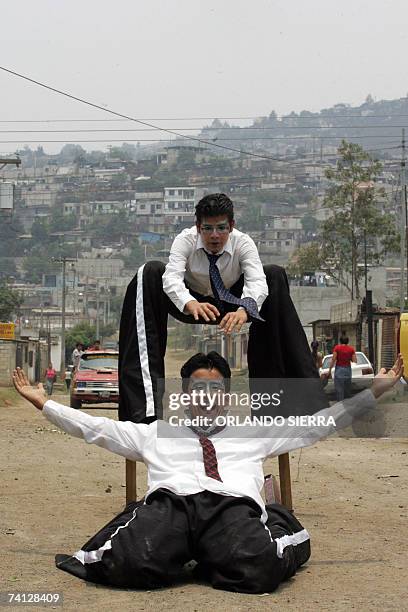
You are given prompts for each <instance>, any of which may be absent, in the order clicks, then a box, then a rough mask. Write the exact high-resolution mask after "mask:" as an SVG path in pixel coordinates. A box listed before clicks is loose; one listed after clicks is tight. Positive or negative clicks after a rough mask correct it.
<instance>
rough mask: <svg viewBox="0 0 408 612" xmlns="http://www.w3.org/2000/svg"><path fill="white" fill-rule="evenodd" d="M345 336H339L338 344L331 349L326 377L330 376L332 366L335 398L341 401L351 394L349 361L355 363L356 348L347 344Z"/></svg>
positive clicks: (347, 340)
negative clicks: (331, 354)
mask: <svg viewBox="0 0 408 612" xmlns="http://www.w3.org/2000/svg"><path fill="white" fill-rule="evenodd" d="M348 342H349V339H348V337H347V336H342V337H341V338H340V344H336V346H335V347H334V349H333V356H332V359H331V362H330V366H329V373H328V378H330V375H331V371H332V368H333V366H334V388H335V390H336V399H337V401H338V402H341V401H342V400H343V399H345V398H347V397H350V395H351V377H352V372H351V362H354V363H357V357H356V349H355V348H354V346H349V343H348Z"/></svg>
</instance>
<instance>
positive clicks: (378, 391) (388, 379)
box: [371, 355, 404, 398]
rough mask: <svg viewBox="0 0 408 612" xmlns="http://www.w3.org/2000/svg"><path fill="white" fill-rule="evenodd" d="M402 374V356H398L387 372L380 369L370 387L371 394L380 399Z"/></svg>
mask: <svg viewBox="0 0 408 612" xmlns="http://www.w3.org/2000/svg"><path fill="white" fill-rule="evenodd" d="M403 373H404V362H403V359H402V355H398V358H397V361H396V362H395V363H394V365H393V366H392V368H391V370H389V371H388V372H387V371H386V369H385V368H381V370H380V371H379V373H378V374H377V376H375V378H374V380H373V384H372V386H371V392H372V394H373V395H374V397H376V398H377V397H380V395H382V394H383V393H385V392H386V391H389V390H390V389H392V387H393V386H394V385H395V384H396V383H397V382H398V381H399V379H400V378H401V376H402V375H403Z"/></svg>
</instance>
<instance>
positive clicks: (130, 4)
mask: <svg viewBox="0 0 408 612" xmlns="http://www.w3.org/2000/svg"><path fill="white" fill-rule="evenodd" d="M0 6H1V21H2V28H1V31H2V34H1V40H0V64H1V65H2V66H5V67H7V68H10V69H13V70H16V71H17V72H21V73H23V74H26V75H29V76H31V77H32V78H35V79H38V80H40V81H44V82H45V83H47V84H50V85H53V86H54V87H57V88H59V89H64V90H67V91H69V92H71V93H73V94H74V95H77V96H80V97H83V98H87V99H89V100H91V101H94V102H96V103H99V104H103V105H107V106H109V107H110V108H112V109H114V110H117V111H119V112H123V113H126V114H130V115H132V116H135V117H138V118H151V119H156V118H176V117H177V118H181V117H238V116H244V117H246V116H250V117H255V116H259V115H266V114H269V112H270V111H271V110H272V109H275V110H276V111H277V112H278V113H283V114H285V113H288V112H290V111H291V110H295V111H299V110H302V109H307V110H319V109H321V108H323V107H327V106H330V105H332V104H334V103H337V102H346V103H350V104H353V105H354V104H360V103H361V102H362V101H363V100H364V98H365V97H366V96H367V94H368V93H371V94H372V95H373V96H374V98H376V99H383V98H388V99H389V98H398V97H402V96H405V95H406V93H407V91H408V79H407V65H408V62H407V51H408V2H407V0H342V1H341V2H340V1H339V0H335V1H334V0H308V1H307V2H305V1H302V0H270V1H267V0H252V1H250V2H248V1H244V0H218V1H215V0H144V1H143V2H142V1H141V0H116V1H115V2H111V1H109V2H108V1H106V0H99V1H98V2H97V1H96V0H93V1H90V0H81V1H79V0H37V1H36V2H34V1H33V0H18V1H17V2H11V1H10V0H2V2H1V5H0ZM88 118H94V119H101V118H102V119H106V118H109V116H108V115H106V116H105V115H104V113H102V112H101V111H97V110H92V109H89V108H87V107H85V106H83V105H81V104H79V103H77V102H73V101H69V100H66V99H64V98H62V97H60V96H58V95H56V94H54V93H51V92H47V91H44V90H41V89H40V88H38V87H36V86H34V85H31V84H29V83H26V82H24V81H21V80H20V79H17V78H16V77H12V76H11V75H8V74H6V73H4V72H2V71H0V130H1V131H2V133H1V134H0V140H1V141H5V140H19V144H5V143H4V142H0V152H6V151H13V150H15V149H16V148H17V147H18V146H21V145H24V143H26V142H28V141H29V140H41V139H44V140H46V139H48V140H52V139H60V140H62V139H67V140H74V139H76V140H81V139H90V138H95V139H99V138H101V139H102V138H104V137H105V138H107V136H105V135H104V134H89V133H88V134H87V133H82V134H81V133H76V134H63V133H49V134H44V133H41V134H34V133H33V134H27V133H26V134H18V133H13V134H11V133H9V134H7V133H4V130H11V129H14V130H22V129H41V128H44V125H43V124H41V125H39V124H29V125H27V124H24V123H18V124H17V123H12V124H11V123H5V121H6V120H8V121H10V120H31V121H32V120H39V119H88ZM157 123H158V122H157ZM203 123H205V122H203V121H197V120H194V121H191V122H181V121H173V122H170V121H164V122H161V123H160V125H168V126H172V127H187V126H190V127H195V126H199V125H202V124H203ZM91 125H92V124H80V123H75V124H54V123H53V124H47V125H46V127H47V128H48V129H57V128H59V129H75V128H82V129H85V128H87V127H88V128H89V127H91ZM116 126H117V124H112V125H110V124H106V123H100V124H99V123H98V124H94V125H92V127H94V128H95V129H97V128H102V127H105V128H109V127H111V128H112V127H116ZM126 127H133V126H131V125H130V126H129V125H126ZM154 134H155V133H153V135H152V133H149V132H148V133H135V134H132V133H127V134H124V133H123V134H116V133H112V135H111V136H110V137H111V138H116V137H117V138H121V137H123V138H155V137H157V136H156V135H154ZM30 146H32V147H35V146H36V145H35V144H32V145H30ZM61 146H62V144H57V145H54V146H52V145H49V144H44V147H45V149H46V150H47V151H55V150H59V148H60V147H61ZM83 146H84V147H85V148H101V147H102V145H100V144H97V143H95V144H93V145H92V144H89V145H86V144H84V145H83Z"/></svg>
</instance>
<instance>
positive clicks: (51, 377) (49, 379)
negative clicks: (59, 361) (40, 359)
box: [45, 362, 57, 396]
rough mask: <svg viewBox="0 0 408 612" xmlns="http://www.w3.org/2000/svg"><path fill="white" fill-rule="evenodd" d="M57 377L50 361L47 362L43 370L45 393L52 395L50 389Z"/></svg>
mask: <svg viewBox="0 0 408 612" xmlns="http://www.w3.org/2000/svg"><path fill="white" fill-rule="evenodd" d="M56 378H57V372H56V371H55V370H54V368H53V367H52V363H51V362H50V363H49V364H48V368H47V369H46V371H45V388H46V390H47V395H48V396H50V395H52V389H53V386H54V383H55V379H56Z"/></svg>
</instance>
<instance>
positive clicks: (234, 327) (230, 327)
mask: <svg viewBox="0 0 408 612" xmlns="http://www.w3.org/2000/svg"><path fill="white" fill-rule="evenodd" d="M247 321H248V314H247V311H246V310H244V309H243V308H240V309H239V310H236V311H235V312H227V314H226V315H225V316H224V317H223V318H222V321H221V323H220V329H222V330H223V332H224V334H230V333H231V332H233V331H237V332H239V331H240V329H241V327H242V326H243V324H244V323H246V322H247Z"/></svg>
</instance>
